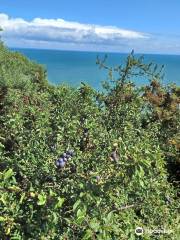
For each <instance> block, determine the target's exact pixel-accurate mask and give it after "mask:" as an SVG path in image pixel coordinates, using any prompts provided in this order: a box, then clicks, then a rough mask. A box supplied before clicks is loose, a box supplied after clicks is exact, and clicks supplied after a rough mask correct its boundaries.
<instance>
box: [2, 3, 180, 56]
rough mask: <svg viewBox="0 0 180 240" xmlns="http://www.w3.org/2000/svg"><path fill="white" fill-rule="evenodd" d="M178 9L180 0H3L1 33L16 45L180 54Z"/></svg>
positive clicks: (36, 47)
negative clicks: (12, 0) (148, 0)
mask: <svg viewBox="0 0 180 240" xmlns="http://www.w3.org/2000/svg"><path fill="white" fill-rule="evenodd" d="M42 6H43V8H42ZM178 9H180V2H179V1H178V0H174V1H173V2H171V3H170V2H164V1H163V0H158V1H156V2H155V4H154V3H153V2H151V3H150V2H144V1H143V0H137V1H136V3H135V2H133V1H131V0H127V1H126V2H125V1H118V0H112V1H111V3H109V2H104V1H103V0H99V1H98V2H97V1H95V0H92V1H91V2H90V1H88V2H86V3H84V1H83V0H77V1H76V2H74V1H72V0H66V1H65V0H62V1H61V3H59V1H58V0H52V1H51V3H49V2H43V1H42V0H39V1H38V2H37V1H35V0H31V2H28V3H27V2H24V1H22V0H17V1H16V2H13V3H12V2H11V1H10V0H6V1H5V0H3V1H2V2H1V6H0V26H1V27H2V29H3V32H2V33H1V36H2V40H3V41H4V42H5V44H6V45H7V46H8V47H12V48H33V49H55V50H64V51H68V50H69V51H87V52H112V53H114V52H117V53H129V52H131V50H132V49H134V50H135V52H136V53H140V54H165V55H169V54H170V55H180V29H179V26H178V23H179V22H180V16H179V11H178Z"/></svg>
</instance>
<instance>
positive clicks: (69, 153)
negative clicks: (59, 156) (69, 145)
mask: <svg viewBox="0 0 180 240" xmlns="http://www.w3.org/2000/svg"><path fill="white" fill-rule="evenodd" d="M67 154H68V155H70V156H71V157H73V156H74V150H72V149H71V150H68V151H67Z"/></svg>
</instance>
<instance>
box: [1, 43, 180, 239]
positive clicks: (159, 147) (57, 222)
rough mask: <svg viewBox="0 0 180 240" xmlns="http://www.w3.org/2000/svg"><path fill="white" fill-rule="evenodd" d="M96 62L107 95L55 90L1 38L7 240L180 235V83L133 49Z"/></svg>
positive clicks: (3, 228)
mask: <svg viewBox="0 0 180 240" xmlns="http://www.w3.org/2000/svg"><path fill="white" fill-rule="evenodd" d="M97 64H98V65H99V66H100V67H103V68H105V69H107V71H108V72H109V77H110V84H108V83H106V84H104V87H105V91H102V92H98V91H96V90H94V89H92V88H91V87H90V86H88V85H86V84H83V83H82V85H81V86H80V87H79V88H77V89H74V88H72V87H70V86H66V85H59V86H52V85H50V84H49V83H48V81H47V79H46V72H45V71H44V69H43V68H42V67H41V66H40V65H38V64H36V63H33V62H31V61H29V60H28V59H27V58H26V57H24V56H22V55H21V54H19V53H15V52H10V51H9V50H8V49H7V48H6V47H5V46H4V45H3V43H1V44H0V239H12V240H15V239H16V240H21V239H29V240H30V239H32V240H34V239H41V240H47V239H63V240H65V239H67V240H68V239H84V240H86V239H87V240H88V239H99V240H102V239H105V240H108V239H109V240H111V239H122V240H128V239H132V240H133V239H168V240H169V239H174V240H175V239H178V236H179V234H180V230H179V216H178V208H179V201H178V200H179V199H178V181H179V179H178V168H179V160H178V159H179V158H178V151H179V143H178V139H179V135H178V134H179V122H178V119H179V93H180V91H179V88H178V87H177V86H175V85H172V86H163V85H162V84H161V82H160V80H159V79H160V78H161V69H160V71H159V70H158V69H157V67H156V66H154V65H152V64H144V63H143V58H139V59H136V58H135V57H134V54H133V53H131V54H130V55H129V57H128V58H127V61H126V63H125V64H124V65H122V66H118V67H115V68H109V67H107V66H106V65H105V61H101V60H100V59H97ZM114 73H116V74H117V73H118V75H119V78H118V79H114ZM138 76H140V77H141V76H143V77H146V78H148V79H149V80H150V84H149V85H148V86H146V87H141V88H138V87H136V86H135V85H134V84H133V82H132V79H133V77H138ZM172 166H176V168H175V169H174V168H173V167H172ZM137 227H142V228H143V229H144V230H145V231H144V233H143V235H142V236H138V235H136V234H135V229H136V228H137ZM147 229H150V230H152V231H153V230H159V229H161V230H164V231H165V233H164V234H157V233H156V234H155V232H154V233H150V232H148V231H147Z"/></svg>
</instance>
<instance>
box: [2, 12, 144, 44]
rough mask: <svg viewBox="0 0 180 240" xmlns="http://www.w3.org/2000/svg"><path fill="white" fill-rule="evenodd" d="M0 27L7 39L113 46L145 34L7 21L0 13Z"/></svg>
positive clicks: (53, 22) (46, 22)
mask: <svg viewBox="0 0 180 240" xmlns="http://www.w3.org/2000/svg"><path fill="white" fill-rule="evenodd" d="M0 26H1V27H2V28H3V30H4V31H3V37H4V38H6V39H9V40H10V39H14V40H15V39H19V40H30V41H34V40H36V41H47V42H52V41H55V42H59V43H64V42H67V43H77V44H105V45H106V44H107V45H109V44H115V45H117V44H119V43H121V42H122V40H130V39H131V40H137V39H146V38H148V35H147V34H145V33H141V32H136V31H130V30H125V29H120V28H117V27H113V26H99V25H92V24H82V23H78V22H70V21H65V20H63V19H41V18H35V19H33V20H32V21H26V20H24V19H21V18H9V16H8V15H6V14H0Z"/></svg>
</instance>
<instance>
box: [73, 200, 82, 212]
mask: <svg viewBox="0 0 180 240" xmlns="http://www.w3.org/2000/svg"><path fill="white" fill-rule="evenodd" d="M80 203H81V200H80V199H79V200H77V201H76V202H75V204H74V205H73V212H74V211H75V210H76V208H77V207H78V206H79V205H80Z"/></svg>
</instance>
